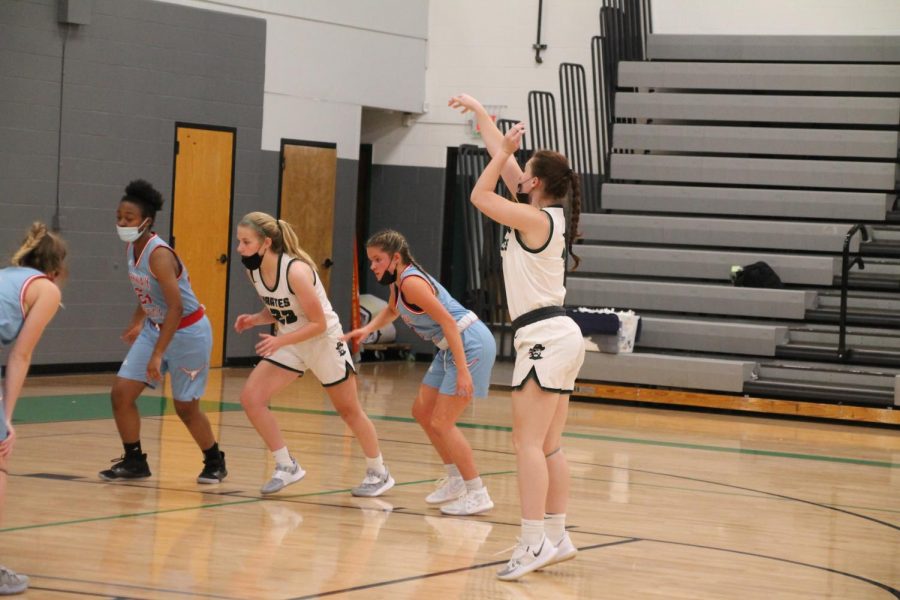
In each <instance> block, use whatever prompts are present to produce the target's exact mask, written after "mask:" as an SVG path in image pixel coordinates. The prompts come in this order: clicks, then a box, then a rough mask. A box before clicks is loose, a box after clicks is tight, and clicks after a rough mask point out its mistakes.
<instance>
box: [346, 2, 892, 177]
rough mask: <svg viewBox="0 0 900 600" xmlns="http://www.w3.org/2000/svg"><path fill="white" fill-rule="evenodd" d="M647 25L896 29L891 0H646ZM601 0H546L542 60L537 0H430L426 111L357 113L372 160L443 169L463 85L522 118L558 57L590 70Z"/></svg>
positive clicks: (554, 83) (458, 139)
mask: <svg viewBox="0 0 900 600" xmlns="http://www.w3.org/2000/svg"><path fill="white" fill-rule="evenodd" d="M652 2H653V4H652V14H653V27H654V31H657V32H660V33H704V34H713V33H718V34H729V33H730V34H797V35H804V34H806V35H900V0H652ZM601 5H602V2H601V1H600V0H545V1H544V25H543V31H542V36H541V37H542V41H543V42H544V43H546V44H547V45H548V49H547V51H546V52H544V53H543V56H544V63H543V64H541V65H538V64H537V63H535V61H534V52H533V51H532V50H531V45H532V44H533V43H534V41H535V33H536V25H537V9H538V0H452V1H451V0H433V1H432V2H431V9H430V12H429V15H428V70H427V73H426V78H425V80H426V103H427V108H428V112H427V114H425V115H423V116H421V117H419V118H418V119H416V120H415V124H414V125H413V126H411V127H404V126H403V121H404V119H403V118H402V115H396V114H395V115H391V114H376V113H374V112H373V111H365V112H364V114H363V118H362V126H363V134H362V139H363V141H364V142H369V143H372V144H373V149H374V155H375V162H376V163H380V164H394V165H415V166H431V167H443V166H444V164H445V162H446V148H447V147H448V146H456V145H459V144H461V143H475V142H477V138H473V137H472V136H471V135H470V134H469V133H468V130H467V128H466V126H465V125H464V120H463V118H462V117H460V116H458V115H457V114H456V113H454V112H453V111H451V110H449V109H448V108H447V107H446V102H447V99H448V98H449V97H450V96H451V95H452V94H455V93H458V92H463V91H465V92H468V93H471V94H472V95H474V96H475V97H477V98H479V99H480V100H482V102H483V103H485V104H501V105H506V109H505V110H504V111H503V113H502V114H501V116H502V117H513V118H522V119H525V118H527V115H528V110H527V94H528V91H529V90H548V91H552V92H554V94H555V95H556V97H557V103H558V101H559V80H558V77H559V75H558V69H559V63H560V62H577V63H581V64H582V65H584V66H585V68H586V69H588V72H589V71H590V64H591V57H590V45H589V44H590V38H591V36H593V35H597V34H598V33H599V9H600V6H601Z"/></svg>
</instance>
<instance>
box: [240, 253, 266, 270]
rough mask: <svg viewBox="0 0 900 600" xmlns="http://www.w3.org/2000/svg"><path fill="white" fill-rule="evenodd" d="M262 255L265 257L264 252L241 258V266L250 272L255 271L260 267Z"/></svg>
mask: <svg viewBox="0 0 900 600" xmlns="http://www.w3.org/2000/svg"><path fill="white" fill-rule="evenodd" d="M263 255H265V251H263V253H262V254H256V253H253V254H251V255H250V256H242V257H241V264H242V265H244V266H245V267H247V268H248V269H249V270H251V271H256V270H257V269H259V267H260V265H262V259H263Z"/></svg>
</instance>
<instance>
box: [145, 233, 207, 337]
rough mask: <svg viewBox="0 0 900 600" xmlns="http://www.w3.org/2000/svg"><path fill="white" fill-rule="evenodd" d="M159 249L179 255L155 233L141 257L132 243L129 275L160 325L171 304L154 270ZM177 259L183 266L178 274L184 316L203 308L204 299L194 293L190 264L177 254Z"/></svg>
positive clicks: (148, 311) (148, 314) (153, 318)
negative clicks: (153, 260)
mask: <svg viewBox="0 0 900 600" xmlns="http://www.w3.org/2000/svg"><path fill="white" fill-rule="evenodd" d="M157 248H166V249H167V250H169V251H170V252H172V253H173V254H175V251H174V250H172V248H171V247H170V246H169V245H168V244H167V243H165V242H164V241H162V240H161V239H160V238H159V236H158V235H156V234H155V233H154V234H153V235H152V236H151V237H150V239H149V240H147V245H146V246H144V251H143V252H141V255H140V256H138V257H137V260H135V258H134V244H128V249H127V254H128V277H129V279H131V285H132V287H134V293H135V294H137V297H138V302H140V303H141V308H143V309H144V312H145V313H146V314H147V318H148V319H150V320H151V321H153V322H154V323H156V324H157V325H162V322H163V321H165V319H166V312H167V311H168V310H169V307H168V305H167V304H166V298H165V296H164V295H163V291H162V288H161V287H160V285H159V282H158V281H157V280H156V277H155V276H154V275H153V273H152V272H151V271H150V255H151V254H153V251H154V250H156V249H157ZM175 260H177V261H178V264H180V265H181V275H179V277H178V290H179V291H180V292H181V305H182V311H181V316H182V317H184V316H187V315H189V314H191V313H193V312H195V311H196V310H197V309H198V308H200V302H199V301H198V300H197V297H196V296H195V295H194V290H193V289H191V280H190V277H188V271H187V267H186V266H184V263H182V262H181V259H179V258H178V255H177V254H176V255H175Z"/></svg>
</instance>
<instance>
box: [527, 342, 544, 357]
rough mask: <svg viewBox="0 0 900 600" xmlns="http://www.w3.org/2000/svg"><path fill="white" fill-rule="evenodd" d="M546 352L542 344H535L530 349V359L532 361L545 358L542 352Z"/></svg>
mask: <svg viewBox="0 0 900 600" xmlns="http://www.w3.org/2000/svg"><path fill="white" fill-rule="evenodd" d="M544 350H546V348H545V347H544V346H542V345H541V344H535V345H534V346H532V347H531V348H529V349H528V358H530V359H531V360H540V359H542V358H544V357H543V356H541V352H543V351H544Z"/></svg>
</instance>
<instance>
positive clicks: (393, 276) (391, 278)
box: [378, 267, 397, 285]
mask: <svg viewBox="0 0 900 600" xmlns="http://www.w3.org/2000/svg"><path fill="white" fill-rule="evenodd" d="M395 281H397V269H394V272H393V273H391V268H390V267H388V268H387V269H385V270H384V273H382V274H381V277H379V278H378V283H380V284H381V285H391V284H392V283H394V282H395Z"/></svg>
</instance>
